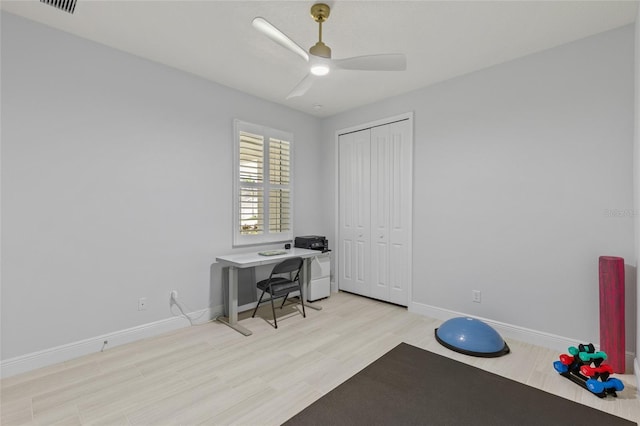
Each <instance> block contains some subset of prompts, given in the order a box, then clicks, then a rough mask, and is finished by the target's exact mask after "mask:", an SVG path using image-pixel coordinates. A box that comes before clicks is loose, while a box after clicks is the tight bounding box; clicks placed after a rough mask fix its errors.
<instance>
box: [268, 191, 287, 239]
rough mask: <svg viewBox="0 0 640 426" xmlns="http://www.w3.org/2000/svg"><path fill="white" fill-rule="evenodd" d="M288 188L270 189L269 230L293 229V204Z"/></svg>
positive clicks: (282, 230)
mask: <svg viewBox="0 0 640 426" xmlns="http://www.w3.org/2000/svg"><path fill="white" fill-rule="evenodd" d="M290 198H291V197H290V196H289V190H288V189H272V190H271V191H269V232H288V231H290V230H291V216H290V212H291V205H290Z"/></svg>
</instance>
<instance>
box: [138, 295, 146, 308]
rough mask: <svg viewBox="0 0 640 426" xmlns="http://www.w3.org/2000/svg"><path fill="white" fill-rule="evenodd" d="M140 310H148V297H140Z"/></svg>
mask: <svg viewBox="0 0 640 426" xmlns="http://www.w3.org/2000/svg"><path fill="white" fill-rule="evenodd" d="M138 310H139V311H146V310H147V298H146V297H141V298H140V299H138Z"/></svg>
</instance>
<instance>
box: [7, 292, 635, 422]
mask: <svg viewBox="0 0 640 426" xmlns="http://www.w3.org/2000/svg"><path fill="white" fill-rule="evenodd" d="M318 303H319V304H320V305H322V306H323V310H322V311H314V310H311V309H308V310H307V318H306V319H304V318H302V316H301V315H299V314H298V313H297V312H293V309H294V308H293V307H291V308H288V309H289V312H288V313H286V314H285V315H284V317H283V318H281V319H280V321H279V322H278V326H279V328H278V329H277V330H275V329H273V328H272V327H271V326H270V325H269V324H267V323H266V322H265V320H264V319H263V318H267V315H268V313H269V311H270V307H269V306H268V304H267V305H265V306H264V307H263V308H261V309H260V311H259V315H263V318H258V317H256V318H253V319H252V318H247V316H248V315H247V314H244V315H243V317H244V319H242V320H241V322H242V324H243V325H244V326H246V327H248V328H249V329H250V330H252V331H253V335H252V336H250V337H244V336H242V335H240V334H239V333H237V332H235V331H233V330H232V329H230V328H228V327H226V326H224V325H222V324H219V323H216V322H212V323H207V324H204V325H200V326H193V327H190V328H187V329H182V330H178V331H175V332H172V333H168V334H165V335H162V336H158V337H155V338H151V339H147V340H144V341H139V342H135V343H132V344H128V345H124V346H119V347H115V348H112V349H108V350H105V351H104V352H101V353H95V354H91V355H87V356H84V357H82V358H78V359H75V360H72V361H68V362H65V363H62V364H59V365H55V366H51V367H47V368H43V369H40V370H37V371H33V372H29V373H25V374H22V375H19V376H14V377H9V378H6V379H4V380H2V382H1V385H2V386H1V391H2V393H1V394H0V402H1V407H0V408H1V409H2V417H1V420H2V425H6V426H9V425H85V424H105V425H137V424H146V425H173V424H182V425H195V424H213V425H226V424H240V425H277V424H281V423H282V422H284V421H286V420H287V419H289V418H290V417H291V416H293V415H294V414H296V413H297V412H299V411H301V410H302V409H303V408H305V407H306V406H307V405H309V404H311V403H312V402H313V401H315V400H316V399H318V398H320V397H321V396H322V395H324V394H325V393H327V392H329V391H330V390H331V389H333V388H334V387H336V386H338V385H339V384H340V383H342V382H343V381H345V380H346V379H348V378H349V377H351V376H352V375H353V374H355V373H356V372H358V371H359V370H361V369H362V368H364V367H365V366H366V365H368V364H370V363H371V362H372V361H374V360H375V359H377V358H378V357H380V356H381V355H383V354H384V353H385V352H387V351H389V350H390V349H391V348H393V347H394V346H395V345H397V344H398V343H400V342H406V343H409V344H411V345H414V346H418V347H421V348H424V349H427V350H430V351H432V352H436V353H439V354H443V355H445V356H449V357H451V358H454V359H456V360H459V361H461V362H466V363H469V364H472V365H474V366H476V367H478V368H482V369H485V370H488V371H492V372H494V373H496V374H500V375H502V376H506V377H509V378H511V379H513V380H516V381H519V382H523V383H526V384H529V385H531V386H534V387H536V388H539V389H543V390H545V391H547V392H550V393H553V394H556V395H559V396H561V397H564V398H568V399H571V400H574V401H577V402H579V403H581V404H585V405H588V406H591V407H594V408H597V409H599V410H603V411H607V412H609V413H612V414H615V415H618V416H620V417H624V418H627V419H630V420H634V421H638V419H640V399H638V395H637V390H636V387H635V377H634V376H633V375H616V376H617V377H619V378H620V379H621V380H623V381H624V382H625V386H626V388H625V390H624V391H622V392H621V393H620V394H619V397H618V398H606V399H599V398H597V397H595V396H593V395H591V394H590V393H589V392H587V391H586V390H584V389H582V388H580V387H578V386H576V385H575V384H572V383H571V382H569V381H568V380H567V379H565V378H563V377H561V376H560V375H558V374H557V373H555V371H554V370H553V367H552V362H553V361H554V360H556V359H557V357H558V353H557V352H555V351H552V350H549V349H546V348H541V347H537V346H533V345H530V344H527V343H523V342H517V341H513V340H507V342H508V344H509V346H510V347H511V353H510V354H509V355H507V356H504V357H500V358H475V357H469V356H465V355H461V354H457V353H455V352H452V351H449V350H447V349H445V348H444V347H442V346H440V345H439V344H438V343H437V342H436V341H435V339H434V337H433V333H434V329H435V328H436V327H438V325H439V324H440V321H437V320H434V319H430V318H426V317H422V316H419V315H416V314H411V313H409V312H407V310H406V309H404V308H401V307H397V306H393V305H389V304H385V303H380V302H376V301H373V300H369V299H366V298H361V297H357V296H354V295H350V294H347V293H339V294H334V295H332V296H331V297H330V298H329V299H326V300H323V301H320V302H318ZM285 310H287V307H285ZM278 317H279V318H280V315H278ZM576 343H580V342H576ZM460 385H461V386H464V383H461V384H460ZM283 407H285V408H283ZM540 408H541V410H544V407H540Z"/></svg>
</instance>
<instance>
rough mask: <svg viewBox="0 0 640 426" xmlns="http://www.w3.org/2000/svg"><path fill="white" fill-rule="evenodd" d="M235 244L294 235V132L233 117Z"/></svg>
mask: <svg viewBox="0 0 640 426" xmlns="http://www.w3.org/2000/svg"><path fill="white" fill-rule="evenodd" d="M234 131H235V135H236V142H235V150H234V152H235V166H234V169H235V190H234V194H235V195H234V197H235V200H234V224H235V225H234V227H235V229H234V245H246V244H259V243H268V242H278V241H289V240H292V239H293V193H292V181H293V168H292V157H293V155H292V140H293V135H291V134H290V133H286V132H282V131H279V130H275V129H270V128H268V127H263V126H258V125H254V124H250V123H245V122H242V121H238V120H236V121H235V130H234Z"/></svg>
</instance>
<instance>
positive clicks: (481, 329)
mask: <svg viewBox="0 0 640 426" xmlns="http://www.w3.org/2000/svg"><path fill="white" fill-rule="evenodd" d="M435 334H436V340H437V341H438V342H439V343H440V344H441V345H442V346H444V347H446V348H449V349H451V350H453V351H456V352H460V353H463V354H466V355H473V356H480V357H486V358H491V357H498V356H502V355H505V354H508V353H509V346H507V343H506V342H505V341H504V340H503V339H502V337H500V334H498V332H497V331H495V330H494V329H493V328H492V327H491V326H490V325H488V324H487V323H484V322H482V321H480V320H479V319H475V318H469V317H460V318H452V319H450V320H447V321H445V322H443V323H442V325H441V326H440V327H439V328H436V331H435Z"/></svg>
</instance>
